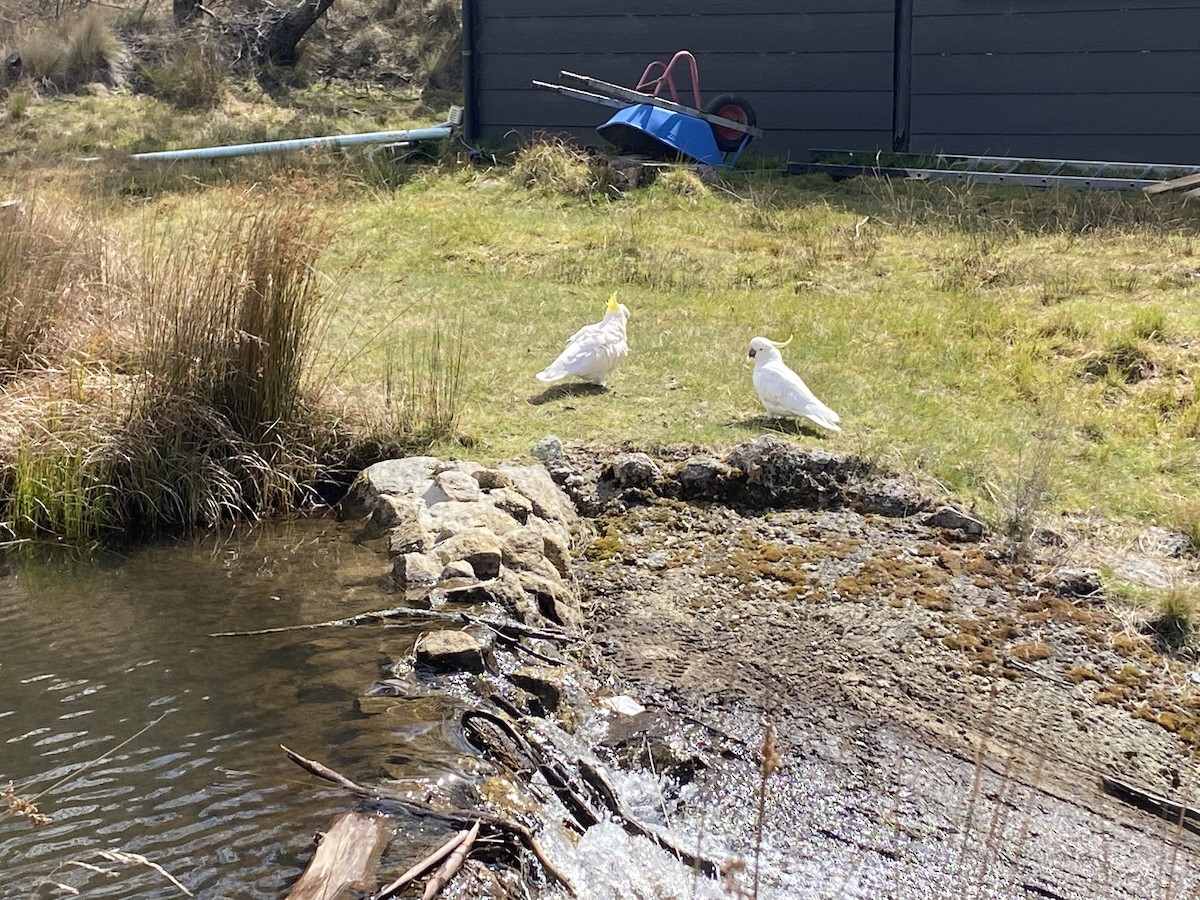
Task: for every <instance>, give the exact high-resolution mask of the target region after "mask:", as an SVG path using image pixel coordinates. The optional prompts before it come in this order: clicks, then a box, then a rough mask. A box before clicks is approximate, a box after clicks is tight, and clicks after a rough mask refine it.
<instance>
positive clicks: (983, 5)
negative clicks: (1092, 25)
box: [913, 0, 1196, 16]
mask: <svg viewBox="0 0 1200 900" xmlns="http://www.w3.org/2000/svg"><path fill="white" fill-rule="evenodd" d="M1195 7H1196V3H1195V0H1051V2H1048V0H971V2H970V3H963V0H921V2H920V3H918V4H917V5H916V7H915V8H914V11H913V15H914V16H970V15H993V14H995V13H997V12H1015V13H1028V14H1033V13H1039V12H1046V11H1047V10H1053V11H1056V12H1080V13H1086V14H1087V15H1089V16H1091V15H1095V14H1104V13H1107V12H1114V11H1117V10H1133V11H1135V12H1139V13H1140V12H1150V11H1155V10H1174V11H1180V10H1191V9H1195Z"/></svg>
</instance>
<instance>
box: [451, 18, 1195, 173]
mask: <svg viewBox="0 0 1200 900" xmlns="http://www.w3.org/2000/svg"><path fill="white" fill-rule="evenodd" d="M467 2H468V3H473V4H474V12H475V16H474V20H475V26H474V32H475V35H474V44H475V46H474V51H475V52H474V56H473V61H474V65H475V69H476V71H475V84H476V92H477V93H476V103H475V107H474V109H473V110H472V115H473V117H474V121H475V123H476V125H477V127H478V132H479V134H480V135H481V136H482V137H485V138H489V139H494V140H506V139H507V140H509V141H512V140H515V139H516V138H517V136H518V135H519V136H522V137H527V136H529V135H532V134H535V133H539V132H541V133H547V132H549V133H565V134H570V135H572V136H573V137H575V138H577V139H578V140H581V141H583V142H586V143H591V144H597V145H598V144H602V143H603V141H602V140H601V139H600V138H599V136H598V135H597V134H596V132H595V126H596V125H598V124H600V123H602V122H603V121H605V120H606V119H607V118H608V116H609V115H610V114H611V112H612V110H610V109H608V108H606V107H603V106H599V105H596V104H592V103H587V102H584V101H581V100H570V99H566V98H563V97H559V96H557V95H555V94H552V93H550V92H548V91H542V90H538V89H536V88H534V87H532V85H531V82H532V81H533V80H534V79H537V80H541V81H551V82H559V83H565V84H569V83H570V82H568V81H566V80H564V79H562V78H560V76H559V71H560V70H561V69H567V70H570V71H573V72H579V73H582V74H587V75H593V76H596V77H598V78H602V79H604V80H607V81H612V82H616V83H618V84H624V85H629V86H632V85H633V84H634V83H635V82H636V81H637V79H638V77H639V76H640V75H641V73H642V70H643V69H644V68H645V66H646V64H647V63H648V62H650V61H651V60H652V59H661V60H664V61H665V60H666V59H669V58H670V56H671V54H672V53H673V52H674V51H675V50H677V49H680V48H687V49H689V50H691V51H692V52H693V53H695V54H696V56H697V58H698V59H699V61H700V87H701V90H702V91H703V93H704V97H705V99H709V98H711V97H712V96H714V95H715V94H717V93H726V92H732V93H738V94H742V95H744V96H745V97H747V98H748V99H749V100H750V102H751V103H752V104H753V105H754V107H755V110H756V111H757V113H758V121H759V125H760V126H762V127H763V128H764V129H765V130H766V132H767V134H766V137H765V138H764V139H763V140H762V141H756V142H755V143H754V144H753V145H752V148H753V149H754V152H756V153H758V154H762V155H770V156H781V157H790V158H792V159H803V158H805V156H806V155H807V150H808V149H809V148H811V147H843V148H852V149H874V148H882V149H889V148H890V147H891V140H892V96H893V95H892V88H893V84H892V71H893V35H894V9H895V5H894V2H893V0H793V2H786V0H745V2H738V3H730V2H728V0H725V2H722V3H717V2H709V0H690V2H686V0H661V2H655V3H653V4H650V3H645V2H644V0H643V2H632V0H612V2H608V3H606V4H603V5H600V4H597V5H594V6H590V7H587V8H580V7H579V6H577V5H575V4H566V3H562V2H561V0H559V2H550V0H467ZM468 40H470V37H468ZM1198 81H1200V2H1196V0H1192V2H1185V0H913V28H912V100H911V148H912V149H913V150H916V151H945V152H948V153H981V154H982V153H987V154H992V155H1013V156H1043V157H1058V158H1062V157H1067V158H1095V159H1125V160H1146V161H1161V162H1179V163H1194V162H1195V161H1196V160H1197V159H1198V158H1200V115H1197V114H1196V113H1200V91H1198V90H1197V87H1198V86H1200V85H1198V84H1197V82H1198ZM681 87H682V85H681ZM687 102H690V100H689V101H687Z"/></svg>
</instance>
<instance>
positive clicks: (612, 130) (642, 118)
mask: <svg viewBox="0 0 1200 900" xmlns="http://www.w3.org/2000/svg"><path fill="white" fill-rule="evenodd" d="M596 131H598V132H599V133H600V135H601V137H603V138H604V139H605V140H606V141H608V142H609V143H610V144H612V145H613V146H614V147H616V148H618V149H619V150H624V151H625V152H627V153H641V154H643V155H645V156H652V157H654V158H656V159H664V158H665V159H673V158H675V157H676V156H688V157H691V158H692V159H694V160H696V162H700V163H704V164H706V165H710V166H720V165H722V164H723V163H724V161H725V155H724V154H723V153H722V152H721V151H720V150H718V149H717V142H716V140H715V139H714V138H713V133H712V126H711V125H709V124H708V122H706V121H704V120H703V119H698V118H696V117H695V116H689V115H687V114H685V113H678V112H672V111H671V110H669V109H662V108H660V107H657V106H651V105H650V104H648V103H638V104H635V105H633V106H627V107H625V108H624V109H622V110H620V111H618V112H617V114H616V115H614V116H613V117H612V118H611V119H609V120H608V121H607V122H605V123H604V124H603V125H601V126H599V127H598V128H597V129H596Z"/></svg>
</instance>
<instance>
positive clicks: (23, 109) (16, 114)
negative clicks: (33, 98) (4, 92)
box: [5, 91, 29, 122]
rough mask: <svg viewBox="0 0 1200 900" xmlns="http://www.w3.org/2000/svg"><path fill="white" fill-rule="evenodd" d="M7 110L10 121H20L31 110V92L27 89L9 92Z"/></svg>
mask: <svg viewBox="0 0 1200 900" xmlns="http://www.w3.org/2000/svg"><path fill="white" fill-rule="evenodd" d="M5 110H6V113H7V115H8V120H9V121H10V122H19V121H20V120H21V119H23V118H25V114H26V113H27V112H28V111H29V94H27V93H26V92H25V91H14V92H13V93H11V94H9V95H8V100H7V102H6V103H5Z"/></svg>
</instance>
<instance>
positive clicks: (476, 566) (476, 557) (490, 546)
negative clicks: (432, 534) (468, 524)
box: [433, 528, 503, 578]
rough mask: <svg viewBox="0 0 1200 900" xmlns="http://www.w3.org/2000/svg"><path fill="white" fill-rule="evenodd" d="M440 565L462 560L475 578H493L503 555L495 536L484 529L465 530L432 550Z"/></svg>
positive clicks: (498, 571) (498, 569)
mask: <svg viewBox="0 0 1200 900" xmlns="http://www.w3.org/2000/svg"><path fill="white" fill-rule="evenodd" d="M433 552H434V554H436V555H437V558H438V559H440V560H441V561H442V565H448V564H450V563H452V562H456V561H458V560H462V561H464V562H466V563H469V564H470V566H471V569H472V571H473V572H474V573H475V577H476V578H495V577H496V576H497V575H499V574H500V564H501V562H502V561H503V554H502V552H501V550H500V543H499V541H498V540H497V539H496V535H495V534H493V533H492V532H491V531H489V530H488V529H486V528H467V529H464V530H463V531H460V532H458V533H457V534H454V535H452V536H450V537H449V538H447V539H446V540H444V541H442V542H441V543H439V544H438V545H436V546H435V547H434V548H433Z"/></svg>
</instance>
